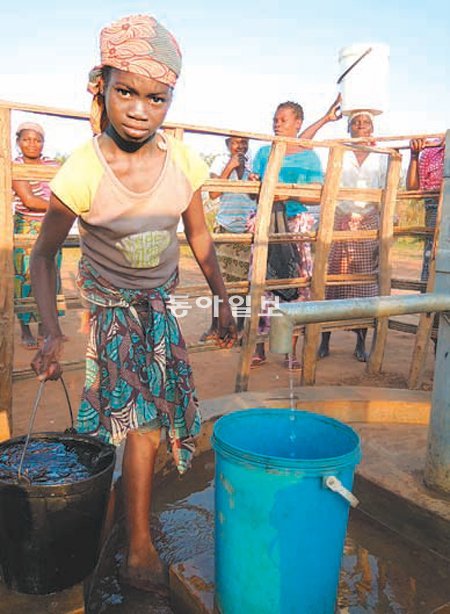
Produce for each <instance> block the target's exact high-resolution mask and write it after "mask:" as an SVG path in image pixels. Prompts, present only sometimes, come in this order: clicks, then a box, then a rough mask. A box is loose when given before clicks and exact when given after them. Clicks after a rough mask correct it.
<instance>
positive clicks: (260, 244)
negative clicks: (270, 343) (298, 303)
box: [235, 141, 286, 392]
mask: <svg viewBox="0 0 450 614" xmlns="http://www.w3.org/2000/svg"><path fill="white" fill-rule="evenodd" d="M285 151H286V143H284V142H283V141H279V142H277V143H274V144H273V145H272V150H271V152H270V156H269V160H268V163H267V169H266V173H265V175H264V178H263V180H262V184H261V192H260V197H259V200H258V208H257V210H256V225H255V235H254V239H253V256H252V275H251V280H250V293H249V294H250V301H251V302H250V310H251V317H250V318H247V320H246V325H245V335H244V345H243V346H242V350H241V352H240V354H239V365H238V373H237V377H236V387H235V389H236V392H244V391H246V390H247V388H248V378H249V374H250V363H251V359H252V355H253V352H254V349H255V344H256V337H257V333H258V321H259V313H260V312H261V298H262V296H263V294H264V290H265V285H266V272H267V250H268V245H269V239H268V237H269V226H270V216H271V213H272V203H273V196H274V192H275V188H276V185H277V183H278V173H279V172H280V168H281V164H282V162H283V158H284V154H285Z"/></svg>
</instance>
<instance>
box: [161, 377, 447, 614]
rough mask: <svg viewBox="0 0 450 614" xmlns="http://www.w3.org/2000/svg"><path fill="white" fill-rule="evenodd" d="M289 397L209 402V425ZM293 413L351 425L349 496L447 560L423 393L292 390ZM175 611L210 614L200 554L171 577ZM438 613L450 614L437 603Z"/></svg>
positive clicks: (206, 558) (206, 564) (205, 565)
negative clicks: (354, 437) (357, 449)
mask: <svg viewBox="0 0 450 614" xmlns="http://www.w3.org/2000/svg"><path fill="white" fill-rule="evenodd" d="M289 396H290V394H289V392H288V391H286V390H280V391H279V392H276V393H274V394H271V396H270V398H268V397H267V396H265V395H260V394H251V393H243V394H241V395H233V396H231V397H223V398H221V399H214V401H212V402H209V403H208V407H207V408H205V413H206V412H208V415H209V418H210V423H209V424H208V425H206V427H207V428H206V430H210V428H212V424H213V422H214V420H215V418H217V416H218V415H221V414H223V413H227V412H228V411H233V410H235V409H236V408H237V407H239V408H245V407H247V408H248V407H277V406H278V407H280V406H284V407H285V406H286V398H288V399H289ZM294 402H295V406H296V407H297V408H298V409H310V410H311V411H316V412H318V413H325V414H327V415H332V416H333V417H335V418H337V419H340V420H343V421H345V422H348V423H351V424H352V426H353V427H354V428H355V429H356V430H357V431H358V432H359V434H360V436H361V439H362V448H363V461H362V463H361V465H360V466H359V467H358V469H357V474H356V478H355V487H354V492H355V494H356V496H357V497H358V498H359V500H360V505H359V509H360V510H361V511H362V512H363V513H365V514H367V515H369V516H370V517H372V518H374V519H375V520H377V521H378V522H380V523H382V524H384V525H386V526H388V527H389V528H391V529H393V530H394V531H396V532H398V533H399V534H400V535H402V536H403V537H406V538H407V539H409V540H411V541H412V542H414V543H416V544H418V545H420V546H421V547H424V548H427V549H429V550H431V551H433V552H435V553H436V554H437V555H438V556H442V557H444V558H445V559H446V560H450V498H447V497H443V496H441V495H439V494H438V493H434V492H432V491H431V490H429V489H428V488H426V487H425V485H424V483H423V480H422V472H423V465H424V460H425V455H426V439H427V422H428V418H429V410H430V402H429V395H428V394H427V393H416V392H412V391H406V390H391V389H380V388H374V389H368V388H357V389H356V388H350V389H343V388H342V387H339V386H336V387H329V388H327V389H326V390H323V389H320V388H301V389H295V390H294ZM170 585H171V594H172V603H173V606H174V610H175V612H180V613H183V614H191V613H192V614H194V613H201V614H211V613H212V612H213V611H214V557H213V553H210V554H208V555H202V556H201V557H196V558H193V559H190V560H188V561H184V562H183V563H180V564H178V565H174V566H172V568H171V570H170ZM438 611H439V612H447V611H449V612H450V604H448V603H447V604H442V606H441V607H440V608H439V610H438Z"/></svg>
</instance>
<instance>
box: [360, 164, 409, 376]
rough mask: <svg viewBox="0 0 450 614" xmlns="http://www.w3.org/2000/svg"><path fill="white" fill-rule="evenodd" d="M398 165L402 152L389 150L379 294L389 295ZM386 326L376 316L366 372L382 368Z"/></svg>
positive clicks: (382, 207)
mask: <svg viewBox="0 0 450 614" xmlns="http://www.w3.org/2000/svg"><path fill="white" fill-rule="evenodd" d="M401 165H402V158H401V155H400V154H399V153H398V152H393V153H391V154H390V156H389V165H388V171H387V175H386V187H385V190H384V192H383V197H382V199H381V211H380V239H379V243H380V257H379V265H378V267H379V273H378V285H379V290H378V293H379V295H380V296H389V295H390V294H391V279H392V262H391V255H392V244H393V239H394V214H395V205H396V202H397V190H398V185H399V182H400V171H401ZM388 328H389V318H388V317H384V318H378V319H377V320H376V323H375V330H374V336H373V343H372V350H371V352H370V357H369V362H368V364H367V371H368V372H369V373H379V372H380V371H381V365H382V364H383V357H384V348H385V346H386V338H387V333H388Z"/></svg>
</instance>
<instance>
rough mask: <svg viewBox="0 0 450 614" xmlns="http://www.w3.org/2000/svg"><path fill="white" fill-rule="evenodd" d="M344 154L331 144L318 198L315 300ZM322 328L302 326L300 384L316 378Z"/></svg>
mask: <svg viewBox="0 0 450 614" xmlns="http://www.w3.org/2000/svg"><path fill="white" fill-rule="evenodd" d="M343 155H344V150H343V149H342V148H341V147H333V148H332V149H331V150H330V154H329V157H328V165H327V172H326V174H325V183H324V185H323V189H322V199H321V201H320V221H319V229H318V231H317V242H316V252H315V256H314V267H313V273H312V278H311V298H312V300H314V301H317V300H323V299H324V298H325V287H326V286H325V280H326V275H327V268H328V255H329V253H330V246H331V241H332V237H333V226H334V211H335V208H336V202H337V198H338V193H339V184H340V181H341V172H342V159H343ZM321 328H322V326H321V324H309V325H308V326H306V327H305V342H304V344H303V371H302V384H304V385H312V384H314V382H315V379H316V364H317V346H318V342H319V336H320V331H321Z"/></svg>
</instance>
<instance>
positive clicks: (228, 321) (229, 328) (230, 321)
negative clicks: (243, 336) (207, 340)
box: [214, 301, 237, 348]
mask: <svg viewBox="0 0 450 614" xmlns="http://www.w3.org/2000/svg"><path fill="white" fill-rule="evenodd" d="M214 341H215V342H216V344H217V345H218V346H219V347H221V348H231V347H233V345H234V344H235V343H236V341H237V327H236V322H235V321H234V318H233V314H232V313H231V307H230V304H229V303H228V301H223V302H221V303H219V318H218V322H217V335H216V337H215V339H214Z"/></svg>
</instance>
